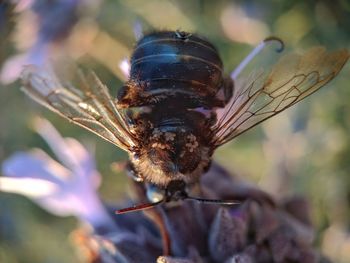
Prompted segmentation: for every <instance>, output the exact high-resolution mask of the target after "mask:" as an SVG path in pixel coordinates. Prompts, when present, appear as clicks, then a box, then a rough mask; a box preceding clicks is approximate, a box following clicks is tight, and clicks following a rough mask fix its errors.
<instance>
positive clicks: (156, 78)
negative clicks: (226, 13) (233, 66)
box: [118, 31, 223, 108]
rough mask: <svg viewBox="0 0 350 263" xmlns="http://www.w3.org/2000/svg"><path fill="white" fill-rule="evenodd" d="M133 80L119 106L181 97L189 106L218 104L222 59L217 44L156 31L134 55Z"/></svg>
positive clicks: (143, 42)
mask: <svg viewBox="0 0 350 263" xmlns="http://www.w3.org/2000/svg"><path fill="white" fill-rule="evenodd" d="M130 63H131V70H130V79H129V81H128V82H127V83H126V85H125V86H124V87H123V88H122V90H121V91H120V93H119V96H118V101H119V103H118V104H119V106H122V107H131V106H134V107H135V106H144V105H154V104H157V103H159V102H160V101H164V100H174V99H175V100H179V99H181V100H182V102H184V103H187V104H188V107H189V108H193V107H199V106H203V105H204V106H206V107H212V106H214V105H213V104H215V103H214V102H213V98H214V97H215V95H216V94H217V92H218V90H219V89H220V87H221V86H222V83H223V77H222V61H221V59H220V57H219V55H218V52H217V50H216V49H215V47H214V46H213V45H212V44H210V43H209V42H208V41H206V40H204V39H202V38H199V37H198V36H195V35H191V34H187V33H184V32H177V31H176V32H156V33H153V34H149V35H146V36H145V37H144V38H142V39H141V40H140V41H139V42H138V44H137V45H136V48H135V50H134V53H133V55H132V58H131V61H130Z"/></svg>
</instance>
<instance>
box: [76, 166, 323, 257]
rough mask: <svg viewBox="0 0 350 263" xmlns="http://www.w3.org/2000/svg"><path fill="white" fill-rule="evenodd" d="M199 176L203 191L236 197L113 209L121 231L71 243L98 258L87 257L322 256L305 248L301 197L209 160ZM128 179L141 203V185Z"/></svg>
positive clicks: (306, 222) (308, 244) (308, 242)
mask: <svg viewBox="0 0 350 263" xmlns="http://www.w3.org/2000/svg"><path fill="white" fill-rule="evenodd" d="M201 183H202V184H201V186H202V187H201V188H202V189H201V191H202V195H203V196H204V197H206V198H216V199H217V198H218V199H241V200H242V204H240V205H239V206H234V207H220V206H219V205H212V204H204V203H200V202H193V201H183V202H180V203H178V204H177V203H166V204H163V205H162V206H158V207H156V208H155V209H149V210H144V212H143V213H131V214H125V215H120V216H117V217H115V220H118V223H117V224H118V226H119V227H121V228H123V229H124V230H125V232H124V233H120V232H115V233H113V234H111V235H109V236H104V237H97V236H91V235H88V234H86V233H85V234H84V231H80V232H79V234H80V235H79V237H80V239H79V240H80V242H78V244H79V246H80V247H84V248H85V249H84V250H85V252H86V251H90V254H95V255H99V260H100V261H88V262H138V263H143V262H145V263H146V262H147V263H148V262H157V263H204V262H206V263H211V262H212V263H217V262H220V263H238V262H240V263H251V262H256V263H259V262H328V261H327V260H326V259H325V258H323V257H322V256H321V255H320V254H319V253H318V252H317V251H316V250H315V249H314V248H313V247H312V243H313V240H314V231H313V228H312V226H311V224H310V222H311V221H310V216H309V210H308V205H307V202H306V201H305V200H304V199H302V198H300V197H292V198H289V199H283V200H279V201H277V200H273V198H272V197H271V196H270V195H269V194H267V193H265V192H263V191H262V190H259V189H257V188H256V187H254V186H252V185H249V184H247V183H246V182H244V181H242V180H239V179H238V178H237V176H231V175H230V174H229V173H228V172H227V171H226V170H224V169H223V168H222V167H220V166H219V165H217V164H213V165H212V167H211V169H210V170H209V172H208V173H206V174H205V175H204V176H203V178H202V182H201ZM133 185H134V190H135V191H134V193H136V194H137V196H138V199H139V201H140V202H144V201H145V200H146V196H145V189H144V187H143V185H142V184H140V183H136V182H134V183H133ZM298 207H301V208H302V209H298ZM145 216H146V217H145ZM123 217H124V218H123ZM122 218H123V219H122ZM127 218H128V219H127ZM130 218H133V220H130ZM146 218H148V220H147V219H146ZM127 221H128V222H129V224H128V226H127V227H125V226H126V225H125V222H127ZM132 225H133V227H131V226H132ZM156 227H157V228H158V231H156ZM82 236H84V239H83V240H85V242H81V240H82ZM75 240H76V239H75ZM76 243H77V242H76ZM161 247H163V250H161Z"/></svg>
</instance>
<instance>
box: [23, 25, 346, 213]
mask: <svg viewBox="0 0 350 263" xmlns="http://www.w3.org/2000/svg"><path fill="white" fill-rule="evenodd" d="M271 42H277V43H279V44H280V45H281V48H280V49H281V50H282V49H283V42H282V41H281V40H279V39H277V38H268V39H266V40H264V41H263V42H262V43H261V44H260V45H258V46H257V47H256V48H255V49H254V50H253V51H252V52H251V53H250V54H249V55H248V56H247V57H246V59H244V60H243V61H242V63H241V64H240V65H239V66H238V67H237V68H236V70H235V71H233V73H232V74H231V75H230V76H227V75H225V74H224V73H223V63H222V61H221V58H220V56H219V53H218V51H217V50H216V48H215V47H214V46H213V45H212V44H211V43H210V42H209V41H207V40H205V39H204V38H202V37H200V36H198V35H195V34H190V33H186V32H180V31H159V32H155V33H151V34H148V35H145V36H144V37H143V38H141V39H140V40H139V41H138V43H137V45H136V47H135V49H134V52H133V54H132V57H131V59H130V72H129V79H128V80H127V82H126V83H125V84H124V86H123V87H122V88H121V89H120V90H119V93H118V96H117V99H116V100H114V99H113V98H112V97H111V95H110V93H109V91H108V89H107V87H106V86H105V85H103V84H102V82H101V81H100V80H99V78H98V77H97V76H96V74H95V73H93V72H90V73H89V74H88V75H84V74H83V73H79V78H80V84H79V85H78V86H72V85H71V84H70V83H68V84H65V83H63V82H62V81H61V80H60V79H58V78H57V77H56V76H55V75H54V73H52V72H49V71H45V70H41V69H39V68H36V67H34V66H30V67H28V68H27V69H26V70H25V71H24V74H23V78H22V79H23V90H24V92H25V93H27V94H28V95H29V96H31V97H32V98H34V99H35V100H36V101H38V102H39V103H41V104H43V105H44V106H46V107H47V108H49V109H51V110H52V111H54V112H56V113H58V114H60V115H62V116H63V117H65V118H67V119H68V120H70V121H72V122H73V123H75V124H78V125H79V126H82V127H84V128H86V129H88V130H90V131H92V132H94V133H96V134H97V135H99V136H100V137H102V138H103V139H105V140H107V141H109V142H111V143H113V144H115V145H116V146H118V147H119V148H121V149H123V150H125V151H126V152H128V154H129V157H130V163H129V174H131V175H132V176H133V178H134V179H135V180H136V181H138V182H144V183H145V184H148V185H150V187H149V189H153V190H150V194H151V195H152V194H153V197H151V200H152V201H153V202H152V203H149V204H142V205H139V206H135V207H131V208H127V209H124V210H121V211H120V213H123V212H128V211H134V210H138V209H145V208H149V207H153V206H155V205H157V204H159V203H162V202H166V201H172V200H179V199H195V198H194V197H190V196H189V195H188V194H187V189H188V188H189V187H190V186H191V185H193V184H196V183H197V182H198V181H199V179H200V176H201V175H202V174H203V173H204V172H205V171H206V170H207V169H208V168H209V166H210V162H211V157H212V154H213V152H214V151H215V149H216V148H218V147H220V146H221V145H223V144H225V143H227V142H228V141H230V140H232V139H233V138H235V137H237V136H238V135H240V134H242V133H243V132H245V131H247V130H249V129H250V128H252V127H254V126H255V125H257V124H259V123H260V122H262V121H264V120H266V119H268V118H270V117H272V116H274V115H276V114H277V113H279V112H281V111H283V110H285V109H286V108H288V107H290V106H292V105H294V104H295V103H297V102H299V101H300V100H302V99H303V98H305V97H307V96H308V95H310V94H312V93H313V92H315V91H316V90H318V89H319V88H321V87H322V86H323V85H325V84H326V83H328V82H329V81H331V80H332V79H333V78H334V77H335V76H336V75H337V74H338V73H339V71H340V70H341V69H342V67H343V66H344V64H345V63H346V61H347V59H348V58H349V52H348V51H347V50H345V49H342V50H337V51H334V52H327V51H326V50H325V49H324V48H323V47H314V48H311V49H310V50H308V51H307V52H305V53H304V54H303V55H299V54H294V53H292V54H287V55H284V56H282V57H281V58H280V59H279V61H278V62H277V63H276V64H275V65H274V66H272V68H270V69H268V70H267V69H264V70H254V71H252V72H251V73H250V74H249V75H246V74H245V73H244V71H245V70H244V69H245V68H246V67H247V65H248V64H249V63H250V61H251V60H252V59H253V58H254V57H255V56H256V55H257V54H258V53H259V52H261V51H262V50H263V49H264V48H266V46H267V45H268V44H269V43H271ZM281 50H279V51H281ZM154 189H156V190H154ZM159 192H161V193H162V194H161V196H160V197H159V196H158V195H157V194H158V193H159ZM155 196H158V197H155ZM197 200H202V201H208V202H210V200H206V199H199V198H197ZM212 202H221V201H219V200H212ZM227 203H230V202H229V201H228V202H227Z"/></svg>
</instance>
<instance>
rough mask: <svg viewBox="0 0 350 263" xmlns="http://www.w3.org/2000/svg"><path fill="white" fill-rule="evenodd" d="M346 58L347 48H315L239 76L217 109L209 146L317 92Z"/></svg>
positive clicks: (233, 136) (217, 144)
mask: <svg viewBox="0 0 350 263" xmlns="http://www.w3.org/2000/svg"><path fill="white" fill-rule="evenodd" d="M348 58H349V52H348V51H347V50H338V51H334V52H327V51H326V50H325V48H323V47H314V48H311V49H309V50H308V51H307V52H305V53H304V54H303V55H300V54H295V53H292V54H287V55H284V56H283V57H281V58H280V60H279V61H278V62H277V63H276V64H275V65H274V66H273V67H272V69H271V70H266V69H265V70H264V69H262V70H259V71H254V72H253V73H251V74H250V76H248V77H244V76H238V77H237V79H235V80H234V82H235V87H234V94H233V97H232V98H231V100H230V101H229V103H228V104H227V105H226V106H225V107H224V108H222V109H218V110H217V116H218V121H217V122H216V124H215V126H214V127H212V132H213V134H214V135H213V141H212V145H213V146H214V147H217V146H220V145H222V144H224V143H226V142H228V141H230V140H232V139H233V138H235V137H236V136H238V135H240V134H241V133H243V132H245V131H247V130H248V129H250V128H252V127H254V126H255V125H257V124H259V123H260V122H262V121H264V120H266V119H268V118H270V117H272V116H274V115H276V114H277V113H279V112H281V111H283V110H285V109H286V108H288V107H290V106H292V105H294V104H295V103H297V102H298V101H300V100H302V99H304V98H305V97H307V96H309V95H310V94H312V93H313V92H315V91H317V90H318V89H319V88H321V87H322V86H324V85H325V84H326V83H328V82H329V81H331V80H332V79H333V78H334V77H335V76H336V75H337V74H338V73H339V71H340V70H341V68H342V67H343V66H344V64H345V63H346V61H347V60H348Z"/></svg>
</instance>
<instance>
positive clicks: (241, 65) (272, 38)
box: [231, 37, 284, 80]
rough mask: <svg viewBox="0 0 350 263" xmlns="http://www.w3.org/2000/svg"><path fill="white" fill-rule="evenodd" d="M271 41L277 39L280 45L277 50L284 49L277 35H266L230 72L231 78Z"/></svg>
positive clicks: (234, 77) (235, 76)
mask: <svg viewBox="0 0 350 263" xmlns="http://www.w3.org/2000/svg"><path fill="white" fill-rule="evenodd" d="M272 41H277V42H278V43H279V44H280V45H281V47H280V48H279V49H277V50H276V51H277V52H282V51H283V49H284V43H283V41H282V40H281V39H279V38H277V37H268V38H266V39H265V40H263V41H262V42H261V43H260V44H258V45H257V46H256V47H255V48H254V49H253V50H252V51H251V52H250V53H249V54H248V56H246V57H245V58H244V59H243V61H242V62H241V63H240V64H239V65H238V66H237V67H236V68H235V70H234V71H233V72H232V73H231V78H232V79H233V80H235V79H236V78H237V76H238V75H239V74H240V73H241V72H242V70H243V69H244V68H245V67H246V66H247V65H248V64H249V62H250V61H252V60H253V58H254V57H255V56H256V55H258V54H259V53H260V52H261V51H262V50H263V49H264V48H265V47H266V45H267V44H269V43H271V42H272Z"/></svg>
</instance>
